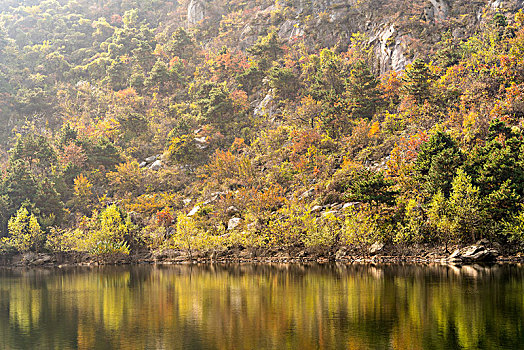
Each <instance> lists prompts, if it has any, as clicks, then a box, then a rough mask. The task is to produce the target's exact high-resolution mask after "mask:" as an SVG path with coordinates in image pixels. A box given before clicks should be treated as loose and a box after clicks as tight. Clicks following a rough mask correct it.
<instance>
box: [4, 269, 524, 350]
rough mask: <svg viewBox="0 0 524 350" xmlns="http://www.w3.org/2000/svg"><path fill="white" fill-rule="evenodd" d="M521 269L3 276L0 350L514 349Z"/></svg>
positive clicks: (520, 333)
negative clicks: (0, 349)
mask: <svg viewBox="0 0 524 350" xmlns="http://www.w3.org/2000/svg"><path fill="white" fill-rule="evenodd" d="M523 292H524V267H522V266H517V265H504V266H497V265H496V266H492V267H482V266H464V267H453V266H441V265H429V266H414V265H386V266H373V265H349V266H347V265H304V266H299V265H235V266H223V265H206V266H169V267H161V266H153V267H152V266H138V267H106V268H74V269H57V270H0V348H2V349H302V350H305V349H459V348H462V349H479V348H481V349H518V348H523V347H524V322H523V320H524V293H523Z"/></svg>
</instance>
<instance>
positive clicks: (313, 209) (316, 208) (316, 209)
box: [310, 205, 324, 213]
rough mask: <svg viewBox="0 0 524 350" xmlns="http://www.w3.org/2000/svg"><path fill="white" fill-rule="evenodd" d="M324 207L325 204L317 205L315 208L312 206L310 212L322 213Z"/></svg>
mask: <svg viewBox="0 0 524 350" xmlns="http://www.w3.org/2000/svg"><path fill="white" fill-rule="evenodd" d="M322 209H324V207H323V206H321V205H315V206H314V207H313V208H311V210H310V212H311V213H320V212H321V211H322Z"/></svg>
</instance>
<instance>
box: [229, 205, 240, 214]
mask: <svg viewBox="0 0 524 350" xmlns="http://www.w3.org/2000/svg"><path fill="white" fill-rule="evenodd" d="M226 212H227V214H228V215H234V214H237V213H238V209H237V208H236V207H235V206H233V205H232V206H230V207H229V208H227V210H226Z"/></svg>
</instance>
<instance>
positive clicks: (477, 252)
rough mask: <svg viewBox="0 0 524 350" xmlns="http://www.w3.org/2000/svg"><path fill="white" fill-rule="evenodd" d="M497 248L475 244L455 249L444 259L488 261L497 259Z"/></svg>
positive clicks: (469, 261)
mask: <svg viewBox="0 0 524 350" xmlns="http://www.w3.org/2000/svg"><path fill="white" fill-rule="evenodd" d="M498 255H499V252H498V250H496V249H493V248H486V247H485V246H483V245H479V244H475V245H471V246H468V247H465V248H462V249H457V250H455V251H454V252H453V253H452V254H451V255H450V256H448V258H447V259H446V260H448V261H451V262H465V263H473V262H489V261H494V260H496V259H497V257H498Z"/></svg>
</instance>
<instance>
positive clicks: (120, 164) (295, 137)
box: [0, 0, 524, 254]
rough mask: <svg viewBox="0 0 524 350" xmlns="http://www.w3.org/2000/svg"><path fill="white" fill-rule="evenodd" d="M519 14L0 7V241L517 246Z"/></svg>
mask: <svg viewBox="0 0 524 350" xmlns="http://www.w3.org/2000/svg"><path fill="white" fill-rule="evenodd" d="M519 7H520V5H519V4H518V2H516V1H503V2H500V1H499V2H491V1H487V0H486V1H462V0H454V1H431V2H430V1H427V2H425V1H421V2H417V3H416V4H413V3H412V2H410V1H404V0H397V1H380V0H364V1H357V2H354V1H346V2H344V1H338V2H334V3H327V2H324V1H321V0H313V1H310V2H303V1H277V2H273V1H270V0H255V1H248V2H241V1H238V0H232V1H228V0H216V1H209V2H206V1H198V0H193V1H191V2H186V1H181V2H177V1H167V0H166V1H164V0H141V1H138V0H106V1H102V0H100V1H82V0H61V1H57V0H47V1H37V0H34V1H24V0H20V1H14V0H11V1H3V2H2V3H1V4H0V120H1V123H0V171H1V173H2V180H1V182H0V232H1V234H2V236H4V238H3V240H2V243H1V247H0V248H1V250H2V251H3V252H10V251H43V250H49V251H57V250H60V251H62V250H64V251H69V250H80V251H88V252H92V253H95V254H104V253H107V252H124V253H128V252H129V251H133V250H138V249H142V248H149V249H152V250H162V249H167V248H173V247H176V248H184V249H189V250H190V251H191V250H193V249H218V248H223V247H230V246H238V245H242V246H244V247H245V246H247V247H253V246H278V247H284V248H286V247H287V248H290V247H292V246H297V245H298V246H305V247H328V248H331V247H337V246H340V245H349V246H356V247H365V246H367V245H369V244H371V243H373V242H376V241H382V242H391V243H396V244H412V243H432V244H448V243H469V242H473V241H475V240H478V239H480V238H488V239H490V240H492V241H499V242H501V243H515V242H518V243H520V242H522V241H523V240H524V211H523V207H522V204H523V203H524V197H523V196H524V163H523V162H524V158H523V154H524V153H523V147H524V139H523V130H522V117H523V115H524V104H523V97H522V92H523V90H524V65H523V62H524V61H523V56H524V24H523V23H524V14H523V13H522V12H521V11H520V10H519Z"/></svg>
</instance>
